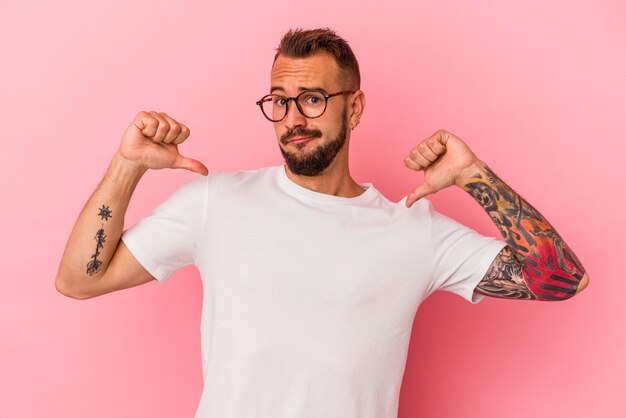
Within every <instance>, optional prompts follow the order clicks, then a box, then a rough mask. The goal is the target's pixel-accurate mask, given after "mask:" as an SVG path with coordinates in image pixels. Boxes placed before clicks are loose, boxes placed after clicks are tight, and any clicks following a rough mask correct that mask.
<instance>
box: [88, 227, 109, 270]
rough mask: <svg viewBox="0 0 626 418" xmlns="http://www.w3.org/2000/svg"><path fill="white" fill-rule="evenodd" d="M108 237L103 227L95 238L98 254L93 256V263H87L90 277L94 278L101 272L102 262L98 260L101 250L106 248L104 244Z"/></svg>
mask: <svg viewBox="0 0 626 418" xmlns="http://www.w3.org/2000/svg"><path fill="white" fill-rule="evenodd" d="M106 237H107V236H106V235H105V234H104V225H102V227H101V228H100V229H98V232H96V235H95V236H94V237H93V238H94V239H95V240H96V252H95V253H94V254H93V255H92V256H91V261H89V263H87V274H88V275H90V276H93V275H94V274H96V273H97V272H99V271H100V267H101V266H102V261H101V260H98V256H99V255H100V249H102V248H104V242H105V238H106Z"/></svg>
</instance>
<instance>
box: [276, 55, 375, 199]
mask: <svg viewBox="0 0 626 418" xmlns="http://www.w3.org/2000/svg"><path fill="white" fill-rule="evenodd" d="M310 88H322V89H324V90H325V91H326V92H328V93H335V92H339V91H344V90H352V89H353V87H352V86H350V85H348V84H347V82H346V81H345V80H344V79H343V78H342V77H341V74H340V71H339V68H338V66H337V63H336V62H335V60H334V59H333V58H332V57H331V56H330V55H328V54H326V53H319V54H316V55H313V56H311V57H307V58H290V57H284V56H279V57H278V58H277V59H276V61H275V62H274V65H273V67H272V75H271V87H270V93H276V94H280V95H284V96H287V97H294V96H296V95H298V93H300V92H301V91H302V90H303V89H310ZM344 109H346V118H347V122H348V123H347V126H348V127H354V126H356V125H357V124H358V121H359V120H360V118H361V115H362V114H363V110H364V109H365V95H364V94H363V92H362V91H360V90H358V91H357V92H356V93H353V94H350V95H346V96H338V97H333V98H331V99H329V100H328V106H327V108H326V112H324V114H323V115H322V116H320V117H319V118H316V119H308V118H305V117H304V116H302V115H301V114H300V112H299V111H298V109H297V108H296V106H294V105H293V104H292V105H290V106H289V112H288V113H287V116H285V118H284V119H283V120H282V121H280V122H275V123H274V131H275V132H276V138H277V141H278V146H279V147H281V148H283V149H284V150H287V151H290V152H292V153H295V154H297V155H305V154H307V153H311V152H312V151H313V149H314V148H315V147H317V146H320V145H322V144H324V143H327V142H328V141H330V140H332V139H333V138H335V137H336V136H337V134H338V129H340V127H341V122H342V121H341V117H342V112H343V110H344ZM298 128H303V129H317V130H319V131H321V132H322V137H321V138H315V139H313V140H311V141H308V142H306V143H303V144H299V145H296V144H293V143H288V144H286V145H285V144H283V143H282V142H281V141H280V138H282V137H283V136H284V135H286V134H287V133H288V131H289V130H294V129H298ZM350 133H351V129H348V130H347V132H346V145H345V146H344V147H343V148H342V150H341V151H339V153H338V154H337V156H336V157H335V159H334V160H333V162H332V163H331V164H330V166H329V167H328V168H327V169H326V170H325V171H324V172H322V173H321V174H320V175H319V176H314V177H310V176H299V175H297V174H294V173H292V172H291V171H290V170H289V168H288V167H287V166H285V171H286V174H287V177H289V179H291V180H292V181H293V182H295V183H296V184H298V185H300V186H302V187H305V188H307V189H310V190H313V191H316V192H319V193H325V194H331V195H335V196H340V197H355V196H358V195H360V194H361V193H363V189H362V188H361V186H359V185H358V184H357V182H356V181H354V179H353V178H352V176H351V175H350V168H349V165H348V151H349V145H350ZM293 139H295V140H297V139H301V137H295V138H293Z"/></svg>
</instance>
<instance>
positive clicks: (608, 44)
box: [0, 0, 626, 418]
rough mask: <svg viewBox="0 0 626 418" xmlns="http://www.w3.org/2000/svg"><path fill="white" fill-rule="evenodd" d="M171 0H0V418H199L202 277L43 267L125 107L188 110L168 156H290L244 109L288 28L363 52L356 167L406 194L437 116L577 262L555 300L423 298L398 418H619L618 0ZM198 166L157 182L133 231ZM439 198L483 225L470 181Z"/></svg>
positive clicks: (625, 64) (625, 364)
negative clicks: (64, 289) (134, 281)
mask: <svg viewBox="0 0 626 418" xmlns="http://www.w3.org/2000/svg"><path fill="white" fill-rule="evenodd" d="M209 3H210V4H209ZM175 4H177V2H172V1H164V0H153V1H147V0H142V1H126V0H124V1H122V0H110V1H106V2H102V1H101V2H88V1H79V0H74V1H71V0H58V1H56V2H36V3H34V2H30V1H24V0H2V2H1V3H0V57H1V58H0V60H1V63H2V64H1V66H0V74H1V77H0V127H1V133H2V139H3V140H2V143H3V146H2V148H1V151H0V169H1V170H2V173H1V175H0V186H1V187H0V191H1V192H2V203H1V204H0V214H1V216H0V231H1V233H2V236H1V239H0V265H1V267H2V273H3V274H2V278H1V279H0V376H1V378H0V416H2V417H81V418H83V417H92V418H96V417H103V418H104V417H107V418H108V417H191V416H193V413H194V412H195V409H196V406H197V403H198V401H199V397H200V391H201V387H202V381H201V363H200V345H199V344H200V336H199V323H200V309H201V291H202V287H201V283H200V280H199V278H198V275H197V271H196V270H195V269H194V268H186V269H183V270H181V271H179V272H177V273H176V274H175V276H173V277H172V278H170V280H169V281H168V282H167V283H166V284H165V285H164V286H159V285H158V284H157V283H156V282H153V283H149V284H147V285H144V286H140V287H137V288H133V289H129V290H126V291H123V292H115V293H112V294H109V295H106V296H104V297H101V298H95V299H91V300H88V301H77V300H73V299H69V298H66V297H64V296H62V295H61V294H59V293H57V292H56V290H55V288H54V278H55V274H56V270H57V266H58V262H59V260H60V257H61V254H62V252H63V249H64V246H65V242H66V239H67V237H68V235H69V232H70V230H71V227H72V225H73V223H74V220H75V219H76V216H77V215H78V213H79V211H80V210H81V208H82V205H83V204H84V202H85V201H86V199H87V198H88V196H89V195H90V193H91V192H92V191H93V189H94V188H95V187H96V185H97V184H98V182H99V180H100V178H101V176H102V174H103V173H104V171H105V170H106V167H107V165H108V162H109V161H110V158H111V156H112V155H113V153H114V151H115V150H116V148H117V146H118V143H119V139H120V137H121V134H122V132H123V131H124V129H125V128H126V126H127V125H128V124H129V123H130V121H131V120H132V118H133V117H134V115H135V114H136V113H137V112H138V111H139V110H144V109H145V110H151V109H156V110H159V111H166V112H168V113H169V114H170V115H172V116H173V117H175V118H177V119H179V120H180V121H182V122H184V123H186V124H187V125H188V126H189V127H190V128H191V131H192V136H191V138H190V140H189V142H188V143H187V144H185V145H184V146H183V147H182V151H183V152H184V153H185V154H187V155H188V156H191V157H194V158H198V159H200V160H201V161H203V162H204V163H205V164H206V165H207V166H208V167H209V168H210V169H213V170H237V169H249V168H257V167H261V166H267V165H273V164H279V163H281V161H282V159H281V156H280V153H279V152H278V149H277V146H276V144H275V138H274V134H273V130H272V127H271V125H270V124H269V123H268V122H267V121H266V120H264V119H263V118H262V116H261V114H260V112H259V110H258V108H257V107H256V106H255V105H254V102H255V101H256V100H257V99H258V98H259V97H260V96H261V95H263V94H265V92H266V91H267V90H268V83H269V71H270V65H271V62H272V57H273V53H274V48H275V47H276V45H277V43H278V40H279V38H280V36H281V35H282V34H283V33H284V32H285V31H286V30H287V29H288V28H290V27H298V26H303V27H307V28H312V27H318V26H330V27H333V28H334V29H336V30H337V31H338V33H339V34H340V35H343V36H344V37H346V38H347V39H348V40H349V41H350V44H351V45H352V47H353V49H354V50H355V52H356V55H357V57H358V58H359V61H360V65H361V68H362V78H363V85H362V89H363V90H364V91H365V93H366V96H367V107H366V110H365V115H364V118H363V120H362V123H361V125H360V126H359V128H358V129H357V130H356V131H355V135H354V136H353V147H352V154H353V155H352V164H353V174H354V175H355V177H356V179H357V180H358V181H361V182H363V181H371V182H373V183H374V184H375V185H376V186H377V187H378V188H379V189H380V190H381V191H383V192H384V193H385V194H386V195H387V196H388V197H390V198H391V199H393V200H399V199H400V198H401V197H402V196H404V195H406V194H407V193H408V192H409V191H410V190H411V189H412V188H413V187H415V186H416V185H417V183H418V181H419V180H420V179H421V176H420V175H419V174H416V173H414V172H411V171H409V170H407V169H406V168H405V167H404V166H403V163H402V160H403V157H404V156H405V155H406V153H407V152H408V151H409V150H410V149H411V148H412V147H413V146H414V145H415V144H417V142H418V141H419V140H421V139H423V138H425V137H427V136H429V135H431V134H432V133H433V132H435V131H436V130H437V129H439V128H444V129H448V130H450V131H452V132H454V133H455V134H457V135H458V136H460V137H461V138H463V139H464V140H465V141H466V142H467V143H468V144H469V145H470V147H471V148H472V149H473V150H474V151H475V152H476V153H477V154H478V155H479V157H480V158H482V159H483V160H485V161H486V162H487V163H488V164H489V165H490V166H491V168H492V169H493V170H494V171H496V173H498V174H499V175H500V176H501V177H502V178H504V179H505V180H506V181H507V182H508V183H509V184H510V185H511V186H512V187H514V188H515V189H516V190H517V191H518V192H520V193H521V194H522V195H523V196H524V197H525V198H526V199H528V200H529V201H530V202H531V203H532V204H533V205H535V206H536V207H537V208H538V209H539V210H540V211H541V212H542V213H543V214H544V215H545V216H546V217H547V218H548V219H550V221H551V222H552V224H553V225H554V226H555V228H556V229H557V230H558V231H559V232H560V233H561V234H562V235H563V236H564V237H565V239H566V241H567V242H568V243H569V244H570V246H571V247H573V248H574V250H575V251H576V253H577V255H578V256H579V258H580V259H581V260H582V261H583V263H584V265H585V267H586V269H587V271H588V272H589V273H590V276H591V284H590V286H589V288H588V289H587V290H586V291H585V292H584V293H583V294H582V295H580V296H578V297H576V298H574V299H571V300H569V301H566V302H562V303H538V302H514V301H504V300H496V299H491V298H487V299H485V300H484V301H483V302H482V303H481V304H479V305H476V306H472V305H470V304H469V303H467V302H465V301H463V300H462V299H461V298H459V297H458V296H455V295H451V294H446V293H441V292H440V293H437V294H435V295H434V296H433V297H432V298H430V299H428V300H427V301H426V302H425V303H424V304H423V305H422V306H421V307H420V310H419V312H418V315H417V317H416V320H415V325H414V330H413V338H412V341H411V346H410V352H409V359H408V363H407V369H406V374H405V378H404V382H403V387H402V392H401V397H400V415H399V416H400V417H401V418H409V417H418V416H419V417H464V418H473V417H533V418H536V417H553V416H561V417H624V416H626V400H625V399H626V398H624V396H623V395H624V391H625V388H626V386H625V384H626V360H625V359H626V355H625V349H626V332H625V331H626V329H625V328H626V327H625V325H626V324H625V320H624V317H625V315H624V308H623V307H624V302H623V300H624V294H625V293H626V280H624V278H623V276H624V273H623V263H621V262H619V263H618V260H617V258H618V257H620V258H621V257H624V254H623V253H624V245H623V244H622V242H623V235H624V232H625V231H626V228H625V226H626V225H625V222H624V209H625V208H624V200H625V195H624V191H623V180H624V175H623V169H624V165H625V164H624V163H626V161H625V158H624V155H623V153H624V151H625V147H624V141H626V123H625V119H626V105H625V92H626V76H625V75H626V49H625V45H626V30H625V29H624V25H623V22H624V20H625V18H626V6H624V3H623V2H622V1H618V0H614V1H609V0H606V1H604V0H603V1H592V0H587V1H551V2H545V1H537V0H533V1H523V2H522V1H520V2H501V1H476V2H467V1H444V2H441V1H411V0H406V1H399V2H384V3H382V5H381V2H378V1H377V2H370V1H358V2H357V1H347V2H341V3H339V2H336V1H326V0H318V1H316V2H307V3H305V4H301V3H300V2H289V1H284V0H280V1H275V0H271V1H265V2H249V3H246V2H241V1H230V2H225V1H220V2H200V1H195V2H187V3H185V4H184V5H182V6H180V5H178V6H175ZM192 177H193V174H191V173H188V172H183V171H176V172H174V171H162V172H152V173H149V175H147V176H146V177H145V178H144V179H143V180H142V182H141V183H140V185H139V188H138V190H137V192H136V194H135V196H134V200H133V201H132V202H131V206H130V208H129V211H128V213H127V218H126V220H127V225H128V226H130V225H132V224H133V223H134V222H136V221H137V220H138V219H139V218H141V217H142V216H144V215H146V214H147V213H148V212H149V211H150V210H151V208H153V207H154V206H155V205H156V204H157V203H158V202H160V201H161V200H162V199H164V198H165V197H166V196H167V195H169V194H170V193H171V192H172V191H173V190H175V189H176V187H178V186H179V185H181V184H183V183H184V182H186V181H188V180H189V179H191V178H192ZM431 200H432V201H433V202H434V204H435V207H436V208H437V209H438V210H439V211H441V212H443V213H445V214H447V215H449V216H451V217H453V218H455V219H457V220H459V221H461V222H463V223H465V224H467V225H469V226H471V227H473V228H475V229H477V230H478V231H480V232H482V233H484V234H490V235H497V234H498V232H497V230H496V229H495V227H494V226H493V225H492V224H491V221H490V220H489V218H488V217H487V215H486V214H485V213H483V212H482V209H481V208H480V207H478V205H477V204H476V203H475V202H474V201H473V200H472V199H471V198H470V197H469V196H468V195H465V194H464V193H463V192H462V191H460V190H458V189H454V190H445V191H442V192H440V193H438V194H437V195H435V196H432V197H431ZM251 204H253V202H251Z"/></svg>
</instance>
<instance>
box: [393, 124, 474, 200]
mask: <svg viewBox="0 0 626 418" xmlns="http://www.w3.org/2000/svg"><path fill="white" fill-rule="evenodd" d="M478 161H479V160H478V158H477V157H476V155H475V154H474V153H473V152H472V151H471V150H470V149H469V148H468V146H467V145H465V143H464V142H463V141H461V140H460V139H459V138H457V137H456V136H454V135H453V134H451V133H450V132H447V131H444V130H442V129H440V130H439V131H437V132H436V133H435V134H434V135H432V136H431V137H430V138H427V139H425V140H423V141H422V142H420V143H419V144H418V145H417V146H416V147H415V148H413V149H412V150H411V152H410V153H409V155H408V156H407V157H405V159H404V165H406V166H407V167H408V168H410V169H412V170H415V171H420V170H424V182H423V183H422V184H420V185H419V186H418V187H417V188H416V189H415V190H414V191H412V192H411V193H410V194H409V195H408V197H407V199H406V206H407V207H409V208H410V207H411V206H412V205H413V203H415V202H416V201H417V200H419V199H421V198H422V197H424V196H427V195H429V194H432V193H435V192H438V191H439V190H441V189H444V188H446V187H449V186H452V185H455V184H456V185H457V186H462V183H463V180H465V179H467V178H469V176H471V174H472V173H473V172H474V171H475V170H477V166H476V164H477V162H478Z"/></svg>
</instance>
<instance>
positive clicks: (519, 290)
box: [460, 160, 589, 301]
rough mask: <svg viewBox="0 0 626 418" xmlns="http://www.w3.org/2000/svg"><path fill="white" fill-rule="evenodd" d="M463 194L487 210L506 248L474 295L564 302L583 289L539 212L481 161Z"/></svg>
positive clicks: (583, 280)
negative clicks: (466, 194)
mask: <svg viewBox="0 0 626 418" xmlns="http://www.w3.org/2000/svg"><path fill="white" fill-rule="evenodd" d="M473 171H474V172H473V174H472V175H471V176H470V178H469V179H460V182H461V184H462V185H463V188H464V189H465V191H467V192H468V193H470V195H471V196H472V197H473V198H474V199H475V200H476V201H477V202H478V203H479V204H480V205H481V206H482V207H483V209H485V211H487V213H488V214H489V216H490V217H491V219H492V220H493V222H494V223H495V224H496V226H497V227H498V229H499V230H500V233H501V234H502V236H503V237H504V240H505V241H506V243H507V244H508V245H507V246H506V247H504V248H503V249H502V251H501V252H500V254H498V256H497V257H496V259H495V260H494V262H493V263H492V264H491V266H490V267H489V270H488V271H487V274H486V275H485V277H484V278H483V280H482V281H481V282H480V283H479V284H478V286H477V288H476V289H475V291H476V292H477V293H481V294H484V295H487V296H494V297H499V298H512V299H536V300H546V301H548V300H552V301H554V300H563V299H568V298H570V297H572V296H574V295H575V294H576V293H577V292H578V291H580V290H582V289H583V288H584V287H586V285H587V283H588V280H589V278H588V276H587V273H586V272H585V270H584V269H583V266H582V264H581V263H580V261H579V260H578V258H577V257H576V255H575V254H574V252H573V251H572V250H571V249H570V247H569V246H568V245H567V244H566V243H565V241H564V240H563V238H561V236H560V235H559V234H558V233H557V232H556V230H555V229H554V228H553V227H552V225H550V222H548V220H547V219H546V218H544V217H543V216H542V215H541V214H540V213H539V211H537V210H536V209H535V208H533V207H532V206H531V205H530V204H529V203H528V202H526V201H525V200H524V199H522V197H521V196H520V195H519V194H517V193H515V191H513V189H511V188H510V187H509V186H508V185H506V183H504V182H503V181H502V180H501V179H500V178H498V176H496V175H495V174H494V173H493V171H491V170H490V169H489V167H488V166H487V165H486V164H485V163H484V162H482V161H480V160H479V161H477V162H476V164H475V167H474V169H473Z"/></svg>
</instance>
